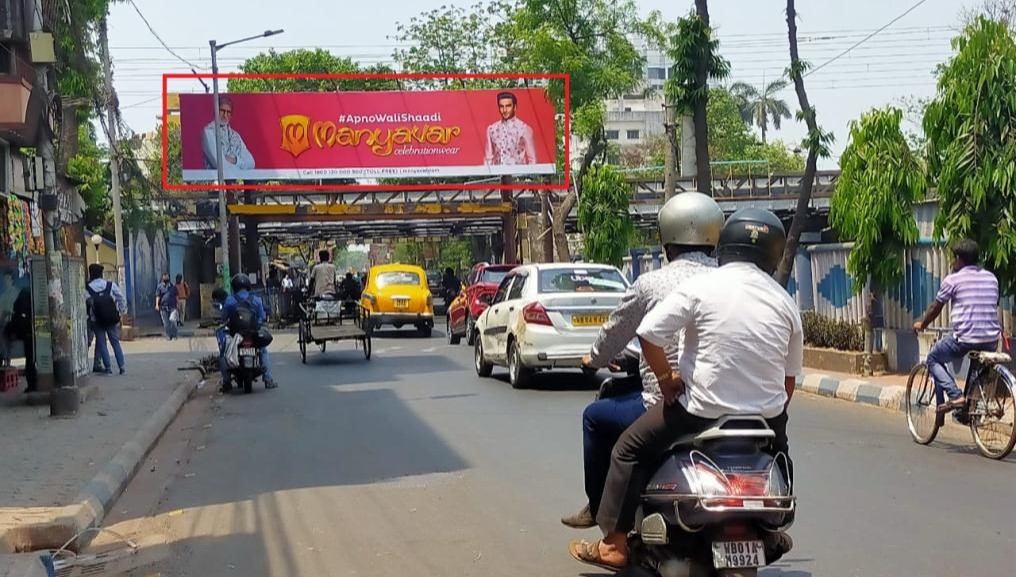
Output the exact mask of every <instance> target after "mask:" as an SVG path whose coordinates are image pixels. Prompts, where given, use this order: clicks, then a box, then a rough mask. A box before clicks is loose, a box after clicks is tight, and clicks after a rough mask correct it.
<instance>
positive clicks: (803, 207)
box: [776, 0, 821, 286]
mask: <svg viewBox="0 0 1016 577" xmlns="http://www.w3.org/2000/svg"><path fill="white" fill-rule="evenodd" d="M787 39H788V40H789V42H790V69H791V76H792V77H793V80H794V91H795V92H796V93H797V100H798V103H799V104H800V106H801V110H802V111H803V112H804V120H805V123H806V124H807V125H808V132H809V134H810V135H811V136H812V138H810V139H809V143H810V145H809V146H808V160H807V162H806V163H805V165H804V176H803V177H802V178H801V190H800V192H799V195H800V196H798V197H797V208H796V209H795V210H794V220H792V221H791V223H790V230H789V231H788V232H787V246H786V247H785V248H784V249H783V258H782V259H781V260H780V266H779V267H778V268H777V269H776V280H777V282H779V283H780V284H781V285H783V286H786V285H787V282H788V281H789V280H790V273H791V271H793V270H794V257H795V256H796V255H797V246H798V244H799V243H800V240H801V231H802V230H803V229H804V221H805V219H807V218H808V206H809V205H810V204H811V191H812V187H813V186H814V184H815V172H816V170H817V167H818V153H819V147H820V146H821V142H819V140H818V135H819V129H818V121H816V120H815V110H814V109H813V108H812V107H811V104H810V103H809V102H808V93H807V92H805V90H804V78H803V77H802V76H801V64H800V62H801V58H800V55H799V54H798V51H797V10H795V9H794V0H787Z"/></svg>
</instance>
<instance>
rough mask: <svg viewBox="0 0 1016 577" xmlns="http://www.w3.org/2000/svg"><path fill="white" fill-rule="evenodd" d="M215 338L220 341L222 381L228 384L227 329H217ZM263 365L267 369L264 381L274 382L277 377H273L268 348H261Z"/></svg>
mask: <svg viewBox="0 0 1016 577" xmlns="http://www.w3.org/2000/svg"><path fill="white" fill-rule="evenodd" d="M215 338H216V340H218V341H219V372H220V373H222V383H223V384H226V383H228V382H229V365H227V364H226V355H225V352H226V329H219V330H217V331H215ZM261 366H262V367H263V368H264V369H265V374H264V377H263V379H264V381H265V382H266V383H269V382H272V381H274V380H275V379H273V378H272V363H271V359H270V357H269V356H268V348H267V347H265V348H262V349H261Z"/></svg>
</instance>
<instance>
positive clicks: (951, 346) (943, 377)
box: [928, 335, 998, 402]
mask: <svg viewBox="0 0 1016 577" xmlns="http://www.w3.org/2000/svg"><path fill="white" fill-rule="evenodd" d="M997 349H998V341H993V342H990V343H961V342H959V341H957V340H956V338H955V337H953V336H952V335H946V336H944V337H942V338H941V339H939V340H938V342H937V343H935V346H934V347H932V348H931V352H929V353H928V371H929V372H931V378H932V379H933V380H934V381H935V391H936V393H939V394H940V393H941V392H942V391H945V394H946V395H948V396H949V400H953V399H958V398H960V396H961V395H963V392H962V391H960V389H959V387H957V386H956V379H955V378H953V376H952V373H951V372H950V371H949V367H947V366H946V365H948V364H952V363H955V362H956V361H959V360H962V359H963V357H965V356H966V355H967V353H969V352H970V351H989V352H991V351H995V350H997ZM938 400H939V402H941V401H942V399H941V398H939V399H938Z"/></svg>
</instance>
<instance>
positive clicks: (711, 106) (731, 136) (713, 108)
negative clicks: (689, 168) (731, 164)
mask: <svg viewBox="0 0 1016 577" xmlns="http://www.w3.org/2000/svg"><path fill="white" fill-rule="evenodd" d="M706 118H707V119H708V125H709V135H710V137H709V138H710V139H709V148H708V149H709V158H711V159H714V160H716V161H731V160H754V159H753V158H749V157H748V156H747V154H748V149H749V148H750V147H751V146H752V145H753V144H755V143H756V142H757V139H756V138H755V136H754V135H753V134H752V133H751V130H750V129H749V127H748V124H747V123H746V122H745V121H744V119H743V118H741V112H740V110H739V109H738V107H737V101H736V100H735V99H734V96H733V94H731V93H730V91H729V90H727V89H725V88H720V87H716V88H712V89H710V90H709V102H708V105H707V107H706Z"/></svg>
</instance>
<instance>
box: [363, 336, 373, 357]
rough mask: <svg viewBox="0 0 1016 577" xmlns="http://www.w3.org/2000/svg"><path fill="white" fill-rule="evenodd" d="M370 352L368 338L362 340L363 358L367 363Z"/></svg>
mask: <svg viewBox="0 0 1016 577" xmlns="http://www.w3.org/2000/svg"><path fill="white" fill-rule="evenodd" d="M371 352H372V347H371V343H370V337H367V338H365V339H363V358H365V359H366V360H368V361H369V360H370V353H371Z"/></svg>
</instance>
